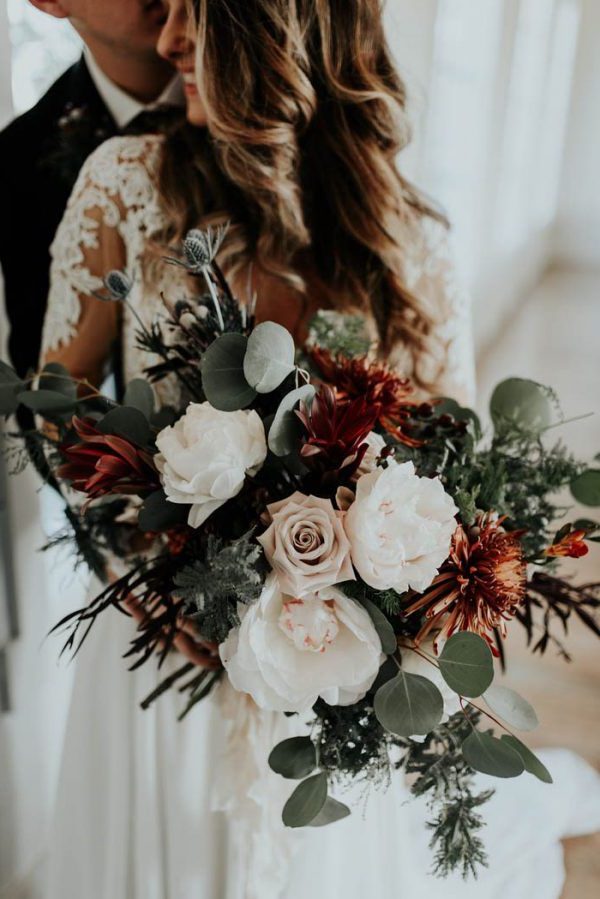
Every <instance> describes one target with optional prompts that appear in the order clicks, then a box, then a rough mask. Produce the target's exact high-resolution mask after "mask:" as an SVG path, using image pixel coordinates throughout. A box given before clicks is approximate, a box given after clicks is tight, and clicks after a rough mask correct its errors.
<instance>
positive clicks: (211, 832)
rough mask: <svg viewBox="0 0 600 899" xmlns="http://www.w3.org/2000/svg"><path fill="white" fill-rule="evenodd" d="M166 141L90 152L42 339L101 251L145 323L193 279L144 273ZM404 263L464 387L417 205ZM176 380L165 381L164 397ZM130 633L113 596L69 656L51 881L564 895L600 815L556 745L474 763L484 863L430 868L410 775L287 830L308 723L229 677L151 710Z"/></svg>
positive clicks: (225, 896)
mask: <svg viewBox="0 0 600 899" xmlns="http://www.w3.org/2000/svg"><path fill="white" fill-rule="evenodd" d="M160 149H161V138H158V137H144V138H139V137H124V138H115V139H113V140H111V141H109V142H108V143H106V144H104V145H103V146H102V147H100V149H98V150H97V151H96V152H95V153H94V154H93V155H92V156H91V157H90V159H89V160H88V161H87V163H86V164H85V166H84V168H83V170H82V172H81V175H80V178H79V180H78V183H77V185H76V187H75V189H74V192H73V195H72V197H71V200H70V203H69V206H68V209H67V211H66V214H65V217H64V220H63V222H62V224H61V226H60V229H59V231H58V234H57V237H56V240H55V243H54V246H53V268H52V288H51V295H50V301H49V308H48V316H47V320H46V326H45V332H44V348H45V350H48V349H52V348H56V347H58V346H60V345H63V344H67V343H68V342H69V341H71V340H73V339H76V337H77V334H78V323H79V318H80V312H81V307H80V299H81V297H86V296H88V297H89V295H90V294H91V293H92V292H93V291H98V290H101V289H102V276H103V275H104V274H106V273H107V271H108V270H109V269H112V268H125V269H126V270H127V271H128V272H129V273H130V274H132V275H134V277H135V283H134V287H133V290H132V293H131V295H130V298H129V299H130V304H131V305H132V306H133V307H134V308H135V310H136V312H137V313H138V315H140V316H141V317H142V318H143V319H144V320H145V321H146V322H147V323H150V321H152V319H153V318H155V317H156V316H158V315H161V313H162V312H163V311H164V306H163V304H162V302H161V300H160V294H161V291H164V294H165V296H166V298H167V300H171V301H172V300H177V299H179V298H181V296H184V295H185V292H186V291H185V288H184V282H183V279H182V275H181V274H180V270H179V269H177V268H176V267H173V266H163V265H159V266H158V271H156V269H154V270H153V271H154V274H153V276H152V279H151V278H150V275H149V274H148V272H146V268H147V266H146V264H145V261H144V250H145V248H146V242H147V239H148V235H151V234H152V233H154V232H156V231H157V230H158V229H160V228H161V226H162V225H163V224H164V219H163V214H162V212H161V209H160V205H159V202H158V196H157V191H156V187H155V175H156V170H157V163H158V160H159V155H160ZM407 278H408V280H409V283H410V286H411V287H412V289H413V291H414V292H415V293H417V294H419V295H420V296H422V297H423V298H425V299H428V300H429V301H430V302H431V303H432V304H433V305H435V307H436V308H444V310H445V319H446V324H445V326H444V327H445V334H446V337H447V340H448V348H449V350H448V365H447V371H446V383H445V385H444V387H445V391H446V392H447V393H448V394H450V395H455V396H457V397H458V398H460V399H463V400H465V399H468V398H469V396H470V395H471V394H472V392H473V349H472V340H471V334H470V324H469V313H468V304H467V303H466V301H465V298H464V296H463V295H462V294H461V293H460V292H459V291H458V290H457V289H456V286H455V282H454V278H453V270H452V265H451V260H450V257H449V254H448V250H447V245H446V240H445V231H444V229H443V228H441V226H438V225H437V224H435V223H432V222H425V223H424V225H423V229H422V233H421V234H420V236H419V239H418V241H415V246H414V247H412V248H411V249H407ZM151 280H152V286H150V284H149V282H150V281H151ZM135 326H136V323H135V319H134V317H133V316H132V314H131V312H130V311H129V310H125V315H124V321H123V329H124V368H125V373H126V376H127V378H131V377H133V376H136V375H139V374H140V373H141V371H142V370H143V368H144V367H145V366H146V365H147V364H148V357H147V355H146V354H143V353H140V351H139V350H137V349H136V347H135V340H134V330H135ZM397 355H398V358H399V359H401V356H402V354H401V351H399V352H398V354H397ZM172 389H173V388H172V386H169V385H165V384H163V385H161V386H160V388H159V390H160V391H161V392H162V398H163V399H165V400H168V399H169V396H170V395H172V394H171V391H172ZM96 586H98V585H96ZM132 633H133V624H132V623H131V622H130V621H128V620H127V619H126V618H124V617H123V616H122V615H120V614H118V613H116V612H114V613H112V612H107V613H105V614H104V615H103V616H102V617H101V619H100V620H99V621H98V622H97V623H96V625H95V626H94V628H93V629H92V632H91V634H90V636H89V638H88V640H87V642H86V644H85V645H84V647H83V649H82V651H81V653H80V654H79V656H78V658H77V661H76V669H75V685H74V692H73V697H72V702H71V709H70V714H69V719H68V724H67V729H66V736H65V743H64V752H63V761H62V766H61V773H60V778H59V783H58V786H57V791H56V792H57V802H56V810H55V815H54V823H53V828H52V832H51V833H50V836H49V845H48V852H47V867H46V876H45V884H46V892H45V896H44V899H279V897H285V899H305V897H308V896H310V897H313V899H325V897H332V896H344V897H345V899H358V897H361V899H362V897H364V896H365V895H369V896H373V897H377V899H397V897H402V896H409V897H410V899H418V897H427V899H435V897H437V896H440V897H442V896H443V897H444V899H450V897H455V896H456V897H461V899H468V897H471V896H473V897H475V896H477V897H478V899H500V897H502V899H520V897H523V899H525V897H526V899H558V896H559V895H560V891H561V886H562V882H563V867H562V850H561V847H560V844H559V842H558V841H559V840H560V838H562V837H563V836H567V835H575V834H579V833H584V832H589V831H593V830H595V829H596V828H600V778H599V777H598V775H597V774H596V773H595V772H593V771H592V770H591V769H590V768H589V767H588V766H587V765H585V763H583V762H582V761H581V760H579V759H578V758H576V757H575V756H573V755H572V754H570V753H568V752H565V751H561V750H555V751H549V752H547V753H545V755H544V757H545V761H546V763H547V765H548V767H549V768H550V769H551V770H552V773H553V775H554V778H555V785H554V786H552V787H548V786H546V785H544V784H541V783H539V782H538V781H535V780H534V779H533V778H531V777H529V776H527V775H524V776H523V777H522V778H520V779H518V780H516V781H494V782H493V783H492V782H491V779H489V778H485V777H482V778H481V781H482V782H485V786H486V787H488V786H490V785H493V786H495V787H496V795H495V797H494V799H493V800H492V801H491V802H490V803H489V805H488V806H486V807H485V810H484V815H485V818H486V822H487V826H486V827H485V829H484V831H483V836H484V839H485V841H486V844H487V848H488V851H489V855H490V867H489V869H488V870H487V871H486V872H484V873H483V874H482V875H481V877H480V879H479V881H477V882H476V883H473V882H464V881H463V880H462V879H461V878H460V877H452V878H450V879H448V880H445V881H443V880H436V879H435V878H433V877H431V876H430V875H429V874H428V871H429V868H430V852H429V850H428V848H427V843H428V840H429V832H428V831H427V829H426V821H427V819H428V814H427V809H426V808H425V806H424V803H423V802H416V801H407V800H408V790H407V788H406V787H405V785H404V783H403V781H402V779H401V777H400V776H398V777H395V778H394V780H393V782H392V784H391V786H390V788H389V789H388V790H387V792H381V791H372V793H371V795H370V797H369V798H368V799H365V792H364V790H362V789H360V790H359V789H353V790H351V791H350V794H342V797H341V798H345V799H346V801H348V802H349V803H350V804H351V805H352V806H353V813H352V815H351V817H350V818H348V819H346V820H344V821H342V822H339V823H337V824H335V825H331V826H329V827H325V828H315V829H307V830H302V831H289V830H285V828H284V827H283V825H282V824H281V823H280V812H281V808H282V805H283V802H284V801H285V799H286V798H287V795H288V794H289V793H290V792H291V790H292V789H293V786H294V784H293V782H289V781H284V780H283V779H282V778H279V777H278V776H277V775H275V774H273V773H271V772H270V771H269V769H268V766H267V763H266V759H267V755H268V753H269V751H270V749H271V748H272V747H273V746H274V745H275V744H276V743H277V742H278V741H279V740H281V739H283V738H284V737H285V736H287V735H290V734H292V733H294V732H297V731H298V730H301V724H300V723H299V722H298V721H297V720H296V719H295V718H291V719H286V718H284V717H283V716H276V715H270V714H266V713H259V712H258V711H257V710H256V709H255V707H253V706H252V705H251V704H250V703H249V702H247V701H246V700H245V699H244V698H243V697H240V696H239V694H237V695H234V694H233V692H232V691H231V690H230V689H229V688H228V687H227V685H226V684H225V685H223V686H221V687H220V688H219V690H218V691H217V695H215V696H212V697H211V698H209V699H208V700H206V701H204V702H203V703H201V704H200V705H198V706H196V708H195V709H194V710H193V711H192V712H191V714H190V715H189V716H188V717H187V718H186V719H185V720H184V721H183V722H182V723H179V722H178V721H177V712H178V710H179V709H180V708H181V706H182V700H181V697H179V696H178V695H177V694H176V693H173V692H171V693H168V694H165V695H163V696H162V697H161V698H160V699H159V700H158V701H157V702H156V703H155V704H154V705H153V706H152V707H151V708H150V709H149V710H147V711H142V710H141V709H140V707H139V703H140V701H141V700H142V699H144V698H145V696H146V695H147V694H148V693H150V692H151V690H152V689H153V688H154V686H155V685H156V683H157V681H158V677H159V675H158V674H157V671H156V668H155V666H154V665H152V664H146V665H144V666H143V667H142V668H141V669H139V670H137V671H135V672H134V673H130V672H128V671H127V670H126V664H125V662H124V661H123V659H122V655H123V653H124V652H125V651H126V650H127V648H128V644H129V640H130V639H131V636H132ZM57 651H58V645H57ZM226 716H229V717H226Z"/></svg>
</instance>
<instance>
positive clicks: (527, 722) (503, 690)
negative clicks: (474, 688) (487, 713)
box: [483, 686, 539, 730]
mask: <svg viewBox="0 0 600 899" xmlns="http://www.w3.org/2000/svg"><path fill="white" fill-rule="evenodd" d="M483 698H484V699H485V701H486V702H487V704H488V705H489V707H490V708H491V710H492V712H495V713H496V714H497V715H499V716H500V718H502V720H503V721H506V723H507V724H510V725H511V727H516V728H517V730H535V728H536V727H537V726H538V723H539V722H538V719H537V715H536V714H535V710H534V708H533V706H532V705H531V704H530V703H529V702H527V700H526V699H523V697H522V696H519V694H518V693H517V692H516V691H515V690H511V689H509V687H503V686H491V687H489V688H488V689H487V690H486V691H485V693H484V694H483Z"/></svg>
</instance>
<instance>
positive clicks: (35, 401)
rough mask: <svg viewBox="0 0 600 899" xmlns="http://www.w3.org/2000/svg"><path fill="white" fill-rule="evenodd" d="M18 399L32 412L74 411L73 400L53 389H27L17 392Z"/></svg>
mask: <svg viewBox="0 0 600 899" xmlns="http://www.w3.org/2000/svg"><path fill="white" fill-rule="evenodd" d="M19 401H20V402H21V403H23V405H24V406H27V408H28V409H31V410H32V411H33V412H39V413H40V414H42V415H43V414H44V413H46V412H47V413H59V412H74V411H75V400H74V399H72V398H71V397H68V396H65V395H64V394H63V393H57V392H56V391H55V390H28V391H26V392H24V393H20V394H19Z"/></svg>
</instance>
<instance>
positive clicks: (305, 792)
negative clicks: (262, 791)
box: [282, 771, 327, 827]
mask: <svg viewBox="0 0 600 899" xmlns="http://www.w3.org/2000/svg"><path fill="white" fill-rule="evenodd" d="M326 801H327V775H326V774H325V772H324V771H320V772H319V773H318V774H313V776H312V777H309V778H308V779H307V780H303V781H302V783H300V784H298V786H297V787H296V789H295V790H294V792H293V793H292V795H291V796H290V798H289V799H288V801H287V802H286V804H285V805H284V807H283V813H282V819H283V823H284V824H285V826H286V827H306V826H307V825H308V824H310V823H311V821H314V820H315V818H316V817H317V815H318V814H319V813H320V812H321V810H322V809H323V806H324V805H325V802H326Z"/></svg>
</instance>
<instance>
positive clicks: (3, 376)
mask: <svg viewBox="0 0 600 899" xmlns="http://www.w3.org/2000/svg"><path fill="white" fill-rule="evenodd" d="M22 383H23V382H22V380H21V378H20V377H19V376H18V374H17V373H16V371H15V370H14V368H13V367H12V365H9V364H8V362H3V360H2V359H0V385H3V384H22Z"/></svg>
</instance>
